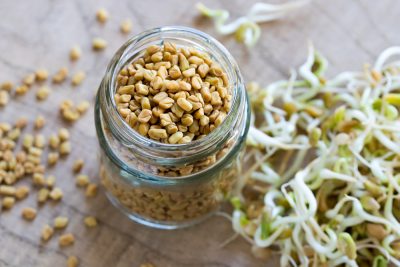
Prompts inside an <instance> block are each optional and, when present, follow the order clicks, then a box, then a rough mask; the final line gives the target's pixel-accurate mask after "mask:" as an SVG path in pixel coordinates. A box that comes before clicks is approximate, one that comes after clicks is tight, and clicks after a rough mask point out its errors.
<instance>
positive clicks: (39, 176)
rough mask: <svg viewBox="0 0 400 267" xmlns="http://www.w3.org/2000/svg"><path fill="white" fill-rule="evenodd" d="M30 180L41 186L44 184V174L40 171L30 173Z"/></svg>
mask: <svg viewBox="0 0 400 267" xmlns="http://www.w3.org/2000/svg"><path fill="white" fill-rule="evenodd" d="M32 182H33V184H34V185H39V186H42V185H45V183H46V180H45V179H44V176H43V174H42V173H37V172H36V173H34V174H33V175H32Z"/></svg>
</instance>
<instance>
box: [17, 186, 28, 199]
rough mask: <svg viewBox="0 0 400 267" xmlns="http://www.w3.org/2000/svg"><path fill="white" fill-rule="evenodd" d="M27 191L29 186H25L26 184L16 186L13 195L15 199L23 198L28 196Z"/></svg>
mask: <svg viewBox="0 0 400 267" xmlns="http://www.w3.org/2000/svg"><path fill="white" fill-rule="evenodd" d="M29 191H30V189H29V187H27V186H25V185H23V186H20V187H18V188H17V189H16V191H15V197H16V198H17V199H23V198H25V197H26V196H28V194H29Z"/></svg>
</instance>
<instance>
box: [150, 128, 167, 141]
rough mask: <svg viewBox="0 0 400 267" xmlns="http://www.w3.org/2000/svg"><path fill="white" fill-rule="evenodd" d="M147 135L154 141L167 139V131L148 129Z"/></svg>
mask: <svg viewBox="0 0 400 267" xmlns="http://www.w3.org/2000/svg"><path fill="white" fill-rule="evenodd" d="M148 135H149V136H150V138H152V139H156V140H159V139H163V138H167V137H168V135H167V131H166V130H165V129H150V130H149V132H148Z"/></svg>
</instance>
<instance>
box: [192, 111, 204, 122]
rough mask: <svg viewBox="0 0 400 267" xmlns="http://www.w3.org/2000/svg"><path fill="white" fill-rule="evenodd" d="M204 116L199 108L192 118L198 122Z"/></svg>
mask: <svg viewBox="0 0 400 267" xmlns="http://www.w3.org/2000/svg"><path fill="white" fill-rule="evenodd" d="M203 116H204V109H203V108H199V109H198V110H197V111H196V112H195V113H194V118H195V119H196V120H199V119H200V118H201V117H203Z"/></svg>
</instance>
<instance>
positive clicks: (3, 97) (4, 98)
mask: <svg viewBox="0 0 400 267" xmlns="http://www.w3.org/2000/svg"><path fill="white" fill-rule="evenodd" d="M9 99H10V96H9V93H8V92H7V91H0V107H4V106H6V105H7V104H8V101H9Z"/></svg>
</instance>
